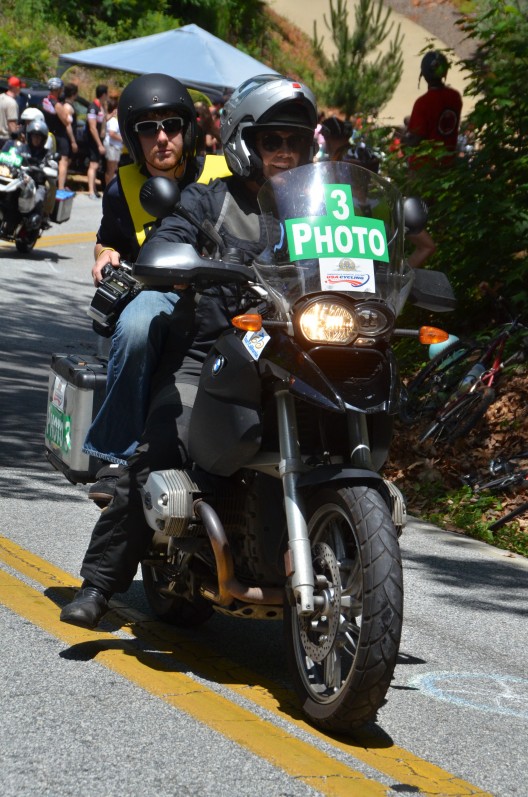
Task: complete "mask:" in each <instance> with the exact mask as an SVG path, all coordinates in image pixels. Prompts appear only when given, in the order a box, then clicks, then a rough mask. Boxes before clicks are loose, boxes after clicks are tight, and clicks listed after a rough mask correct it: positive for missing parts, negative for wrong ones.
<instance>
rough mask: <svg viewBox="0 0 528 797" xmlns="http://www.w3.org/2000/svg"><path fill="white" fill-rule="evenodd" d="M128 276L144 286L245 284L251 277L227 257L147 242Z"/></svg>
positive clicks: (252, 275) (188, 246) (174, 245)
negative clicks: (220, 257)
mask: <svg viewBox="0 0 528 797" xmlns="http://www.w3.org/2000/svg"><path fill="white" fill-rule="evenodd" d="M132 276H133V277H135V278H136V279H137V280H138V281H139V282H141V283H142V284H143V285H146V286H148V287H158V288H163V287H171V286H172V285H174V284H177V283H188V284H197V283H208V282H221V283H233V282H237V283H247V282H251V281H252V280H254V278H255V277H254V273H253V270H252V269H251V268H249V267H248V266H244V265H241V264H240V263H235V262H232V261H229V260H212V259H211V258H207V257H202V256H201V255H199V254H198V252H196V250H195V249H194V247H193V246H191V244H174V243H169V242H168V241H157V240H156V239H154V240H152V241H147V242H146V243H145V244H144V245H143V247H142V248H141V250H140V253H139V255H138V258H137V260H136V262H135V263H134V265H133V266H132Z"/></svg>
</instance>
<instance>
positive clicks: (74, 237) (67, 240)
mask: <svg viewBox="0 0 528 797" xmlns="http://www.w3.org/2000/svg"><path fill="white" fill-rule="evenodd" d="M95 236H96V233H95V232H69V233H63V234H61V235H45V236H44V237H43V238H39V239H38V241H37V243H36V244H35V249H51V248H52V247H53V246H64V245H66V244H85V243H93V244H94V246H95ZM4 247H5V248H8V249H9V248H11V249H14V247H15V244H14V243H11V242H10V241H2V242H1V247H0V248H2V249H3V248H4Z"/></svg>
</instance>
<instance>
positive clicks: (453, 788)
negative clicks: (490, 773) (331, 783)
mask: <svg viewBox="0 0 528 797" xmlns="http://www.w3.org/2000/svg"><path fill="white" fill-rule="evenodd" d="M0 560H2V561H4V562H5V564H7V565H9V566H10V567H12V568H13V569H15V570H18V572H20V573H22V574H24V575H25V576H27V577H28V578H31V579H32V580H34V581H36V582H37V583H40V584H42V585H43V586H44V587H47V588H52V587H64V586H69V587H71V586H72V585H77V584H78V581H76V580H75V579H74V578H72V577H71V576H70V575H69V574H67V573H64V572H63V571H62V570H59V569H58V568H56V567H54V566H53V565H52V564H50V563H49V562H46V561H45V560H42V559H40V558H39V557H37V556H35V555H34V554H31V553H30V552H29V551H26V550H25V549H23V548H21V547H19V546H18V545H16V544H15V543H13V542H11V541H10V540H8V539H6V538H2V537H0ZM37 594H38V593H37ZM114 605H115V604H114ZM13 609H14V611H17V608H16V606H14V607H13ZM51 612H52V617H53V613H54V614H55V625H56V626H57V627H56V630H55V631H52V633H54V635H55V636H59V638H63V635H61V632H63V631H64V628H67V629H69V628H74V627H73V626H70V627H68V626H65V625H64V624H63V623H60V622H59V621H58V617H57V616H56V615H57V611H56V609H54V608H53V607H52V608H51ZM116 614H117V616H118V618H119V619H121V620H122V621H124V622H128V623H130V622H132V623H133V624H134V628H133V633H134V634H135V636H136V637H137V638H138V639H140V640H142V641H144V642H146V643H147V644H149V645H151V646H152V647H153V649H156V650H159V651H167V650H169V651H170V653H171V654H172V655H173V656H175V657H177V659H178V660H179V661H181V662H182V663H184V664H185V666H187V667H188V668H189V669H190V670H191V671H193V672H195V673H196V674H200V675H202V676H203V677H205V678H208V679H209V680H211V681H214V682H218V683H224V681H225V674H226V671H228V672H229V683H228V684H225V685H226V687H227V688H228V689H230V690H232V691H234V692H235V693H237V694H239V695H241V696H242V697H244V698H246V699H248V700H250V701H252V702H253V703H255V704H257V705H259V706H261V707H262V708H264V709H266V710H268V711H270V712H271V713H272V714H275V715H278V716H280V717H281V718H283V719H286V720H288V721H289V722H291V723H293V724H294V725H296V726H297V727H299V728H301V729H302V730H304V731H307V732H308V733H310V734H311V735H312V736H315V737H317V738H320V739H322V740H324V741H325V742H326V743H329V744H331V745H332V746H334V747H335V748H337V749H339V750H340V751H342V752H345V753H347V754H348V755H351V756H353V757H354V758H356V759H357V760H360V761H362V762H363V763H365V764H367V765H368V766H370V767H372V768H373V769H375V770H377V771H378V772H381V773H383V774H385V775H386V776H388V777H390V778H392V779H394V781H395V783H398V784H400V785H406V786H410V787H413V788H414V789H419V790H420V793H421V794H423V795H424V796H425V795H427V797H429V796H430V797H438V795H445V796H446V797H466V796H468V795H473V797H491V795H490V794H489V793H487V792H484V791H482V790H480V789H478V788H477V787H475V786H473V785H471V784H470V783H467V782H466V781H463V780H461V779H459V778H457V777H455V776H454V775H452V774H450V773H448V772H446V771H445V770H443V769H441V768H440V767H437V766H435V765H434V764H430V763H429V762H428V761H424V760H423V759H420V758H419V757H417V756H415V755H413V754H412V753H411V752H409V751H407V750H405V749H403V748H401V747H398V746H396V745H393V744H391V743H390V742H388V741H387V739H386V738H383V737H381V736H376V735H375V734H373V733H370V734H369V733H367V732H357V733H356V734H355V736H354V737H353V738H349V739H347V740H346V741H344V740H343V739H341V738H335V739H334V738H332V737H331V736H328V735H326V734H324V733H322V732H319V731H317V730H315V729H314V728H313V727H312V726H310V725H308V724H307V723H306V722H305V721H304V720H303V719H302V716H300V713H299V709H298V706H297V705H296V703H295V702H294V700H293V698H292V695H291V693H290V692H289V691H288V690H287V689H284V688H281V687H278V685H277V684H275V683H273V682H266V680H265V679H264V678H263V677H262V676H260V675H255V673H252V672H249V671H247V670H246V669H244V668H243V667H241V666H240V665H238V664H236V663H234V662H231V661H228V660H227V659H226V658H222V659H220V660H219V659H218V657H215V656H211V651H210V650H209V649H205V648H204V647H202V646H200V645H199V644H197V643H195V642H194V641H192V642H191V641H189V640H187V639H186V638H185V634H184V633H180V632H178V631H176V630H174V629H172V628H171V627H170V626H168V625H166V624H164V623H157V622H154V621H150V620H149V621H148V622H142V619H144V615H141V616H139V613H137V612H135V611H134V610H132V609H130V608H128V607H126V608H120V609H119V610H118V611H117V612H114V614H113V616H114V617H115V615H116ZM29 619H30V620H31V617H29ZM35 621H36V620H35ZM57 624H58V625H57ZM46 630H48V629H46ZM75 630H76V632H78V633H81V634H88V635H89V639H90V640H94V639H101V636H100V634H97V635H94V632H85V631H82V630H81V629H75ZM124 630H127V631H129V632H130V633H132V629H124ZM114 641H115V638H114ZM158 667H159V662H158V663H157V665H156V668H158ZM127 677H128V676H127ZM152 677H153V676H152V673H151V675H150V678H152ZM193 684H194V686H196V685H195V682H193ZM187 689H189V686H188V685H187ZM149 691H152V690H149ZM205 702H206V703H207V700H206V701H205ZM177 705H178V706H179V707H180V708H182V707H183V705H182V704H181V703H178V704H177ZM229 705H231V704H229ZM225 710H226V709H225V708H222V711H225ZM189 712H190V713H192V714H193V715H194V716H197V715H196V714H195V712H194V711H193V710H191V709H189ZM200 718H201V717H200ZM203 721H204V722H206V723H207V720H206V719H204V720H203ZM219 729H220V731H221V732H222V733H224V734H225V735H228V734H226V731H225V729H223V728H219ZM240 743H242V742H240ZM257 752H258V751H257ZM281 760H282V759H281ZM282 766H283V768H285V766H284V762H283V763H282ZM355 775H357V773H355ZM310 783H312V781H310ZM366 783H368V784H369V785H370V784H371V783H372V781H366ZM312 785H314V788H318V789H319V790H321V791H322V789H321V787H320V785H317V786H315V784H313V783H312ZM323 793H325V794H326V793H327V792H324V791H323ZM332 793H333V792H332ZM381 793H382V794H383V793H385V792H384V791H382V792H381ZM358 794H360V795H362V794H365V795H366V794H368V792H366V791H361V792H358Z"/></svg>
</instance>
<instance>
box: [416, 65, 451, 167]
mask: <svg viewBox="0 0 528 797" xmlns="http://www.w3.org/2000/svg"><path fill="white" fill-rule="evenodd" d="M448 70H449V64H448V61H447V58H446V57H445V55H444V54H443V53H441V52H439V51H438V50H430V51H429V52H427V53H426V54H425V55H424V57H423V58H422V63H421V66H420V78H422V77H424V78H425V80H426V82H427V86H428V90H427V91H426V93H425V94H422V96H421V97H418V99H417V100H416V102H415V103H414V106H413V109H412V113H411V118H410V119H409V127H408V131H407V134H406V136H405V144H407V145H408V146H411V147H416V146H417V145H418V144H419V143H420V142H421V141H439V142H440V143H442V144H443V145H444V147H445V149H446V150H448V154H447V155H446V156H445V157H444V158H442V161H441V162H442V164H443V165H445V164H450V163H452V162H453V159H454V158H455V156H456V148H457V139H458V128H459V125H460V114H461V112H462V97H461V96H460V94H459V92H458V91H456V89H452V88H450V87H449V86H446V84H445V82H444V80H445V77H446V75H447V72H448ZM409 165H410V167H411V168H416V166H417V160H416V158H415V157H413V156H411V158H410V159H409Z"/></svg>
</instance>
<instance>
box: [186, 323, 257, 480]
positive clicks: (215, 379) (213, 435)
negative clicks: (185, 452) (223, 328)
mask: <svg viewBox="0 0 528 797" xmlns="http://www.w3.org/2000/svg"><path fill="white" fill-rule="evenodd" d="M189 441H190V442H189V453H190V455H191V458H192V459H193V460H194V462H196V464H197V465H199V467H201V468H203V469H204V470H206V471H207V472H208V473H212V474H214V475H216V476H231V475H232V474H233V473H235V472H236V471H237V470H239V469H240V468H241V467H243V466H244V465H246V464H247V463H248V462H249V461H251V459H252V458H253V457H254V456H255V454H256V453H257V451H258V450H259V449H260V445H261V441H262V418H261V384H260V377H259V374H258V371H257V366H256V363H255V360H254V359H253V358H252V356H251V355H250V353H249V352H248V351H247V349H246V348H245V346H244V345H243V343H242V341H241V340H240V338H239V337H238V335H237V334H236V331H235V330H229V331H227V332H226V333H224V334H223V335H222V336H221V337H220V338H219V339H218V341H217V342H216V343H215V345H214V346H213V348H212V350H211V352H210V353H209V354H208V356H207V358H206V360H205V362H204V365H203V368H202V373H201V376H200V383H199V386H198V392H197V395H196V400H195V402H194V406H193V411H192V416H191V426H190V432H189Z"/></svg>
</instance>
